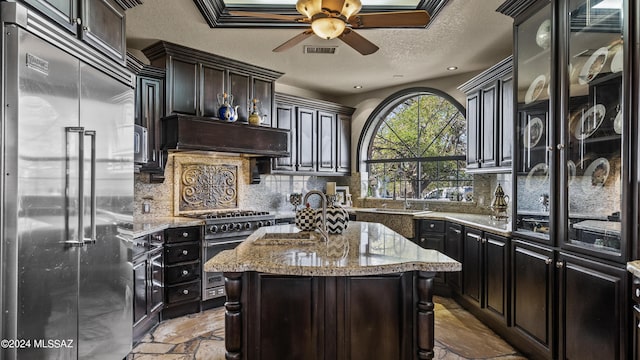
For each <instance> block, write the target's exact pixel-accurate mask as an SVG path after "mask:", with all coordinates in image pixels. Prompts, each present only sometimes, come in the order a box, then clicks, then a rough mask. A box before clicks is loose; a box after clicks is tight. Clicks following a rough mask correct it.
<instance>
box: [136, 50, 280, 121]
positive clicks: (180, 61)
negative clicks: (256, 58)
mask: <svg viewBox="0 0 640 360" xmlns="http://www.w3.org/2000/svg"><path fill="white" fill-rule="evenodd" d="M142 51H143V53H144V54H145V56H146V57H147V58H148V59H149V61H150V62H151V65H153V66H156V67H159V68H163V69H165V70H166V72H167V78H166V82H165V93H166V104H165V114H166V116H169V115H172V114H182V115H194V116H199V117H209V118H218V108H219V102H218V95H222V94H224V93H227V94H230V95H232V96H233V104H232V105H234V106H238V108H237V109H238V120H237V121H238V122H241V123H246V122H247V119H248V115H249V109H250V107H249V106H250V104H251V101H252V100H253V99H257V100H258V109H261V112H262V113H261V115H262V116H263V119H267V122H266V123H265V124H263V126H269V125H271V124H272V121H271V119H273V117H274V114H273V110H274V106H273V104H274V94H275V92H274V86H275V85H274V83H275V81H276V79H278V78H279V77H280V76H282V73H280V72H277V71H273V70H269V69H265V68H262V67H258V66H255V65H251V64H247V63H243V62H240V61H236V60H232V59H229V58H225V57H222V56H218V55H214V54H210V53H207V52H204V51H200V50H196V49H191V48H188V47H185V46H181V45H177V44H172V43H168V42H164V41H160V42H157V43H155V44H153V45H151V46H150V47H148V48H145V49H143V50H142Z"/></svg>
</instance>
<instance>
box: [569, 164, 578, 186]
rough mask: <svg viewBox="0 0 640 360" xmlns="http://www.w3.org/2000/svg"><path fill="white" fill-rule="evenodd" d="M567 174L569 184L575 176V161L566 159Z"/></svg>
mask: <svg viewBox="0 0 640 360" xmlns="http://www.w3.org/2000/svg"><path fill="white" fill-rule="evenodd" d="M567 176H568V178H569V179H568V180H567V183H568V185H571V184H572V183H573V180H575V178H576V163H574V162H573V160H569V161H567Z"/></svg>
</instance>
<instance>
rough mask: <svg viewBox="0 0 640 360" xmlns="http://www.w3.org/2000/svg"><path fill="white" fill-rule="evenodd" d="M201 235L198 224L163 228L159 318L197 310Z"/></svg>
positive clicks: (198, 302) (199, 286)
mask: <svg viewBox="0 0 640 360" xmlns="http://www.w3.org/2000/svg"><path fill="white" fill-rule="evenodd" d="M201 238H202V228H201V227H199V226H191V227H180V228H171V229H167V230H165V239H166V240H165V245H164V261H165V267H164V278H165V286H166V287H165V291H164V301H165V304H164V307H163V310H162V318H163V319H171V318H175V317H178V316H183V315H187V314H191V313H196V312H199V311H200V299H201V293H202V285H201V277H202V276H201V263H200V258H201V252H202V249H201V248H202V246H201Z"/></svg>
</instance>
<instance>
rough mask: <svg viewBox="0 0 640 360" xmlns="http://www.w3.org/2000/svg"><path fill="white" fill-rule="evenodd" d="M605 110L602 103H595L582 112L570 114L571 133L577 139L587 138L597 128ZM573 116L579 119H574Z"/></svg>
mask: <svg viewBox="0 0 640 360" xmlns="http://www.w3.org/2000/svg"><path fill="white" fill-rule="evenodd" d="M606 112H607V110H606V109H605V107H604V105H602V104H596V105H594V106H592V107H591V108H589V109H588V110H586V111H584V112H582V111H580V112H576V113H574V114H573V115H571V119H570V120H569V126H570V130H571V133H572V134H573V136H575V137H576V139H578V140H584V139H586V138H588V137H589V136H591V135H593V133H594V132H596V130H598V128H599V127H600V125H601V124H602V120H604V114H605V113H606ZM574 116H578V118H577V119H579V120H580V121H574ZM577 119H576V120H577Z"/></svg>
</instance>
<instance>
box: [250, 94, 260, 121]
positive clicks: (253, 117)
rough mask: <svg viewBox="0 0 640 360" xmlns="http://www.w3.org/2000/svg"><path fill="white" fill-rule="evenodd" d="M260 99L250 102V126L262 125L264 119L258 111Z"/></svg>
mask: <svg viewBox="0 0 640 360" xmlns="http://www.w3.org/2000/svg"><path fill="white" fill-rule="evenodd" d="M258 101H259V100H258V99H253V100H251V101H250V102H249V119H248V120H249V124H250V125H260V124H261V123H262V117H261V116H260V112H259V111H258Z"/></svg>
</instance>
